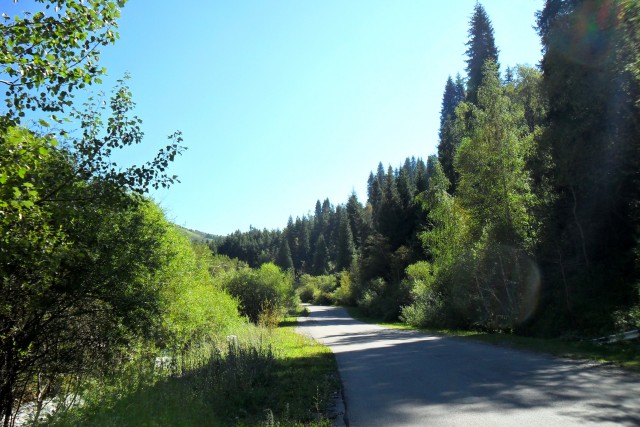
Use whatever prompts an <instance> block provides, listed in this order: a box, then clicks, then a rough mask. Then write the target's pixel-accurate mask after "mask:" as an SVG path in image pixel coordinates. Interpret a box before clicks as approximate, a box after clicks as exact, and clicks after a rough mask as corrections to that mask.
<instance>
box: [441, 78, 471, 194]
mask: <svg viewBox="0 0 640 427" xmlns="http://www.w3.org/2000/svg"><path fill="white" fill-rule="evenodd" d="M464 97H465V92H464V84H463V82H462V78H461V77H460V75H458V76H456V81H455V82H454V81H453V80H452V79H451V76H449V78H448V79H447V83H446V84H445V88H444V94H443V95H442V107H441V109H440V131H439V132H438V136H439V142H438V160H439V161H440V165H442V168H443V170H444V173H445V175H446V176H447V178H448V179H449V182H451V183H453V184H454V185H455V183H456V182H457V180H458V178H457V174H456V172H455V170H454V168H453V157H454V155H455V152H456V149H457V148H458V145H460V137H459V136H458V135H457V133H456V131H455V120H456V108H457V107H458V105H459V104H460V103H461V102H462V101H464Z"/></svg>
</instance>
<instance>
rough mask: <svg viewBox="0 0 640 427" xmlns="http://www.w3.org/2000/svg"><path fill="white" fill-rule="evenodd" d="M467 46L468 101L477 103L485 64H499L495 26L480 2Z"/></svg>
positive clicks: (474, 12)
mask: <svg viewBox="0 0 640 427" xmlns="http://www.w3.org/2000/svg"><path fill="white" fill-rule="evenodd" d="M466 45H467V51H466V55H467V58H468V59H467V60H466V62H467V101H469V102H471V103H476V102H477V100H478V88H479V87H480V84H481V83H482V69H483V67H484V64H485V62H487V61H492V62H494V63H495V64H498V48H497V47H496V42H495V39H494V36H493V26H492V25H491V20H490V19H489V16H488V15H487V12H486V11H485V10H484V7H482V5H481V4H480V3H479V2H478V3H476V5H475V7H474V10H473V15H472V17H471V21H470V22H469V41H467V43H466ZM443 166H444V165H443Z"/></svg>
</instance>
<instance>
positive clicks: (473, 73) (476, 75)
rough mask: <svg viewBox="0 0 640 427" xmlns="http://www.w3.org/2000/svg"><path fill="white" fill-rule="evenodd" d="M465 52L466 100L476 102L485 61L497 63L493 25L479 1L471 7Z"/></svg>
mask: <svg viewBox="0 0 640 427" xmlns="http://www.w3.org/2000/svg"><path fill="white" fill-rule="evenodd" d="M465 53H466V55H467V60H466V62H467V101H469V102H471V103H476V102H477V96H478V88H479V87H480V85H481V84H482V80H483V77H484V72H483V67H484V64H485V63H486V62H487V61H492V62H494V63H495V64H497V63H498V48H497V47H496V42H495V39H494V36H493V26H492V25H491V20H490V19H489V16H488V15H487V12H486V11H485V10H484V7H482V5H481V4H480V2H476V4H475V6H474V8H473V15H472V16H471V21H470V22H469V40H468V41H467V51H466V52H465Z"/></svg>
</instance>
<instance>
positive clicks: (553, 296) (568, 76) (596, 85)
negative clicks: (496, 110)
mask: <svg viewBox="0 0 640 427" xmlns="http://www.w3.org/2000/svg"><path fill="white" fill-rule="evenodd" d="M630 7H635V8H636V12H635V13H633V14H631V15H627V14H626V13H625V11H627V10H630V9H627V8H630ZM637 13H638V7H637V2H636V1H615V2H602V1H597V0H547V1H546V3H545V7H544V9H543V10H542V11H541V12H540V13H539V14H538V31H539V34H540V36H541V39H542V42H543V47H544V52H545V54H544V57H543V60H542V70H543V85H544V90H545V92H546V93H547V94H548V101H549V112H548V120H549V125H548V127H547V128H546V130H545V132H544V134H543V136H542V137H541V139H540V144H541V145H542V146H543V147H546V148H548V149H549V153H550V155H551V158H552V161H553V165H554V167H553V170H552V173H551V174H550V176H549V178H550V181H551V182H552V183H553V187H554V188H553V194H554V195H556V199H555V202H554V204H553V206H552V208H551V209H550V211H549V212H548V215H547V220H546V221H545V225H546V227H545V230H544V232H543V243H542V246H541V247H542V251H541V253H540V254H539V258H540V259H541V260H543V262H546V265H545V267H546V270H547V271H551V272H553V273H552V275H553V279H552V280H551V283H550V286H549V290H550V295H549V297H548V300H550V301H557V303H556V304H555V305H556V307H554V308H552V309H553V310H557V311H560V312H563V313H564V314H565V315H566V317H565V319H567V321H569V322H571V323H572V325H571V326H576V325H579V327H581V328H584V327H585V324H586V323H587V322H593V321H594V320H596V321H603V320H609V319H611V316H610V315H605V314H604V313H607V312H609V313H610V312H611V311H613V310H617V309H620V308H626V307H628V306H629V305H630V304H633V302H634V301H637V298H638V292H637V288H635V287H634V286H633V285H631V284H632V283H637V281H638V273H637V267H634V259H635V257H636V256H637V255H634V251H637V246H638V243H637V237H636V236H637V234H635V233H637V231H638V229H640V224H639V223H638V220H637V217H636V219H634V212H633V209H634V208H633V206H637V204H638V196H639V194H638V192H639V188H640V185H638V183H639V180H638V162H639V161H640V158H639V153H638V141H640V126H639V125H638V123H640V122H639V119H638V118H639V117H640V112H639V110H638V107H639V105H638V104H636V102H637V101H638V97H639V92H640V90H639V83H640V80H639V79H638V77H634V75H633V73H632V70H633V63H634V61H637V60H638V58H637V56H636V57H635V58H634V53H633V52H634V51H635V52H637V49H638V47H637V45H638V40H639V36H640V35H639V34H638V31H639V30H638V24H637ZM585 28H587V29H589V30H588V31H584V29H585ZM636 55H637V53H636ZM636 64H637V62H636ZM596 309H597V310H599V311H600V312H601V313H603V315H602V317H601V318H600V319H598V318H597V317H596V316H587V315H586V313H591V312H593V311H594V310H596ZM589 326H592V327H593V326H594V325H593V323H591V324H590V325H589ZM598 326H601V325H598Z"/></svg>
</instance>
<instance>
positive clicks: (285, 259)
mask: <svg viewBox="0 0 640 427" xmlns="http://www.w3.org/2000/svg"><path fill="white" fill-rule="evenodd" d="M276 265H277V266H278V267H280V268H282V269H283V270H292V269H293V259H292V258H291V248H290V247H289V241H288V239H287V233H282V236H281V237H280V245H279V246H278V255H277V256H276Z"/></svg>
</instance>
